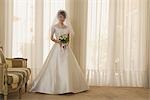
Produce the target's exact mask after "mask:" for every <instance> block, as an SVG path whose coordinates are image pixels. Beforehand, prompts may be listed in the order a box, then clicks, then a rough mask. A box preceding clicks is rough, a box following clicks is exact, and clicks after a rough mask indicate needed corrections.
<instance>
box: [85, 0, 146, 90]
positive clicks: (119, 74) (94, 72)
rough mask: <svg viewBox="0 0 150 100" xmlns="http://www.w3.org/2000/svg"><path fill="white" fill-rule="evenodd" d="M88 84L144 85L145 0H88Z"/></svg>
mask: <svg viewBox="0 0 150 100" xmlns="http://www.w3.org/2000/svg"><path fill="white" fill-rule="evenodd" d="M88 1H89V2H88V20H87V21H88V28H87V45H86V48H87V52H86V55H87V56H86V69H87V79H88V82H89V84H90V85H101V86H104V85H105V86H106V85H108V86H125V87H126V86H129V87H131V86H132V87H147V86H148V64H147V54H146V51H147V47H146V43H147V37H146V35H147V26H148V23H147V21H148V0H88Z"/></svg>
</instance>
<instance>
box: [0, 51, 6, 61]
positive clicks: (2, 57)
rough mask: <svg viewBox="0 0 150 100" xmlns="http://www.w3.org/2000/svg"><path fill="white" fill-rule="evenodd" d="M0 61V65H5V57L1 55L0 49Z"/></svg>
mask: <svg viewBox="0 0 150 100" xmlns="http://www.w3.org/2000/svg"><path fill="white" fill-rule="evenodd" d="M0 61H1V62H0V63H2V64H6V59H5V56H4V54H3V51H2V49H0Z"/></svg>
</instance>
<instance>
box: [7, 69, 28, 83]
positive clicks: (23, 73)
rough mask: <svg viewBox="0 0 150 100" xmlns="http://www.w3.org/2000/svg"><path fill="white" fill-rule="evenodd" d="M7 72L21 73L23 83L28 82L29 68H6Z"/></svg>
mask: <svg viewBox="0 0 150 100" xmlns="http://www.w3.org/2000/svg"><path fill="white" fill-rule="evenodd" d="M7 70H8V72H17V73H21V74H22V75H23V78H24V83H26V82H27V81H28V80H29V77H30V75H31V70H30V69H29V68H8V69H7Z"/></svg>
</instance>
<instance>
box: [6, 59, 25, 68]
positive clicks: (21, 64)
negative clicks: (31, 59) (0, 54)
mask: <svg viewBox="0 0 150 100" xmlns="http://www.w3.org/2000/svg"><path fill="white" fill-rule="evenodd" d="M6 63H7V65H8V68H27V59H25V58H6Z"/></svg>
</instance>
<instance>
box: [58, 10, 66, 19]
mask: <svg viewBox="0 0 150 100" xmlns="http://www.w3.org/2000/svg"><path fill="white" fill-rule="evenodd" d="M59 15H62V16H64V18H66V17H67V15H66V12H65V11H64V10H59V11H58V13H57V17H58V16H59Z"/></svg>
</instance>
